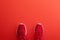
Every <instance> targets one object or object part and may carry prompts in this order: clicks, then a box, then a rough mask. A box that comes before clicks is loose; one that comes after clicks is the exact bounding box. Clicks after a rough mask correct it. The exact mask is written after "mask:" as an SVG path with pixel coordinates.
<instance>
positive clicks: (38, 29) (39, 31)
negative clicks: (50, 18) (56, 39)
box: [34, 23, 43, 40]
mask: <svg viewBox="0 0 60 40" xmlns="http://www.w3.org/2000/svg"><path fill="white" fill-rule="evenodd" d="M34 31H35V32H34V40H42V35H43V28H42V24H41V23H37V25H36V26H35V30H34Z"/></svg>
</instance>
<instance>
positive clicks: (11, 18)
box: [0, 0, 60, 40]
mask: <svg viewBox="0 0 60 40" xmlns="http://www.w3.org/2000/svg"><path fill="white" fill-rule="evenodd" d="M0 4H1V5H0V40H17V38H16V28H17V26H18V24H19V23H21V22H22V23H24V24H25V25H26V28H27V33H28V35H27V36H28V40H33V38H34V37H33V35H34V27H35V25H36V23H39V22H40V23H42V25H43V30H44V33H43V40H60V0H1V1H0Z"/></svg>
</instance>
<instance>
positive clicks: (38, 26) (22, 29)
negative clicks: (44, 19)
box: [17, 23, 43, 40]
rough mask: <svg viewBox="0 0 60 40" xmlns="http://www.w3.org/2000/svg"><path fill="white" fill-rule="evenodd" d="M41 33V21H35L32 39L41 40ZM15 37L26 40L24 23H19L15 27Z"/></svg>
mask: <svg viewBox="0 0 60 40" xmlns="http://www.w3.org/2000/svg"><path fill="white" fill-rule="evenodd" d="M42 34H43V28H42V24H41V23H37V24H36V26H35V29H34V40H41V39H42ZM17 39H18V40H27V29H26V26H25V24H23V23H20V24H19V25H18V28H17Z"/></svg>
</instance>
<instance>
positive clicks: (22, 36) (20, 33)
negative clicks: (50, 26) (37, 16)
mask: <svg viewBox="0 0 60 40" xmlns="http://www.w3.org/2000/svg"><path fill="white" fill-rule="evenodd" d="M17 39H18V40H27V30H26V26H25V24H23V23H20V24H19V25H18V28H17Z"/></svg>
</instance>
